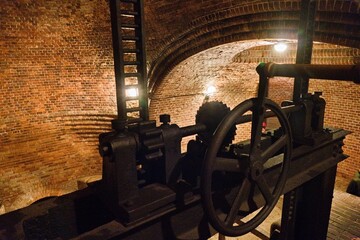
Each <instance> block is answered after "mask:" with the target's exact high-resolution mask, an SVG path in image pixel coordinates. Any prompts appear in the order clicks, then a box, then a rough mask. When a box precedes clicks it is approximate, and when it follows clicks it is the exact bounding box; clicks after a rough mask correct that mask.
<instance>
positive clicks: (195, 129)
mask: <svg viewBox="0 0 360 240" xmlns="http://www.w3.org/2000/svg"><path fill="white" fill-rule="evenodd" d="M302 107H303V105H291V106H286V107H282V108H281V109H282V111H283V112H284V113H285V114H288V113H291V112H296V111H299V110H300V109H301V108H302ZM274 116H275V113H273V112H272V111H267V112H265V114H264V118H269V117H274ZM251 118H252V114H248V115H244V116H241V117H240V118H239V119H238V121H236V123H235V124H241V123H246V122H251V120H252V119H251ZM180 131H181V136H182V137H186V136H191V135H194V134H197V133H200V132H204V131H206V125H205V124H201V123H200V124H196V125H192V126H186V127H182V128H180Z"/></svg>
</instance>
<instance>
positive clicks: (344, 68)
mask: <svg viewBox="0 0 360 240" xmlns="http://www.w3.org/2000/svg"><path fill="white" fill-rule="evenodd" d="M262 67H263V68H264V69H263V71H262V72H263V73H264V74H265V75H266V76H267V77H275V76H279V77H296V76H302V77H306V78H316V79H328V80H343V81H353V82H354V83H356V84H360V65H312V64H276V63H267V64H265V65H262Z"/></svg>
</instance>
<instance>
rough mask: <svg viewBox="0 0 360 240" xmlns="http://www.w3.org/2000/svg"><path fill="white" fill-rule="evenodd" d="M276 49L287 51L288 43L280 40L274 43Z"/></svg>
mask: <svg viewBox="0 0 360 240" xmlns="http://www.w3.org/2000/svg"><path fill="white" fill-rule="evenodd" d="M274 49H275V51H277V52H285V50H286V49H287V45H286V44H285V43H283V42H279V43H277V44H275V45H274Z"/></svg>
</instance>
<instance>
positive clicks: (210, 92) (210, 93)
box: [205, 85, 216, 96]
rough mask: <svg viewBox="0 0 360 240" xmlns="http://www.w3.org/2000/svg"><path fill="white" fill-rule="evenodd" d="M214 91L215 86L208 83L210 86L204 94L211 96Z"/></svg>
mask: <svg viewBox="0 0 360 240" xmlns="http://www.w3.org/2000/svg"><path fill="white" fill-rule="evenodd" d="M215 92H216V88H215V87H214V86H212V85H210V86H209V87H208V88H207V89H206V91H205V95H206V96H212V95H214V93H215Z"/></svg>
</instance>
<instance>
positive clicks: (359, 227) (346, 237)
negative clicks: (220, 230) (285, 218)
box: [210, 177, 360, 240]
mask: <svg viewBox="0 0 360 240" xmlns="http://www.w3.org/2000/svg"><path fill="white" fill-rule="evenodd" d="M348 182H349V181H348V180H345V179H343V178H341V177H337V179H336V183H335V190H334V198H333V203H332V209H331V215H330V222H329V229H328V235H327V239H328V240H360V197H357V196H354V195H351V194H348V193H346V187H347V184H348ZM281 207H282V198H280V199H279V202H278V203H277V205H276V207H275V208H274V209H273V211H272V212H271V214H270V215H269V216H268V218H267V219H266V220H265V221H264V222H263V223H262V224H261V225H260V226H259V227H257V228H256V230H255V231H254V232H253V233H248V234H246V235H244V236H241V237H236V238H233V237H224V236H219V235H218V234H217V235H215V236H213V237H212V238H210V240H259V239H261V240H266V239H269V236H270V226H271V224H272V223H273V222H275V221H277V220H279V219H280V218H281ZM309 240H311V239H309Z"/></svg>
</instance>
